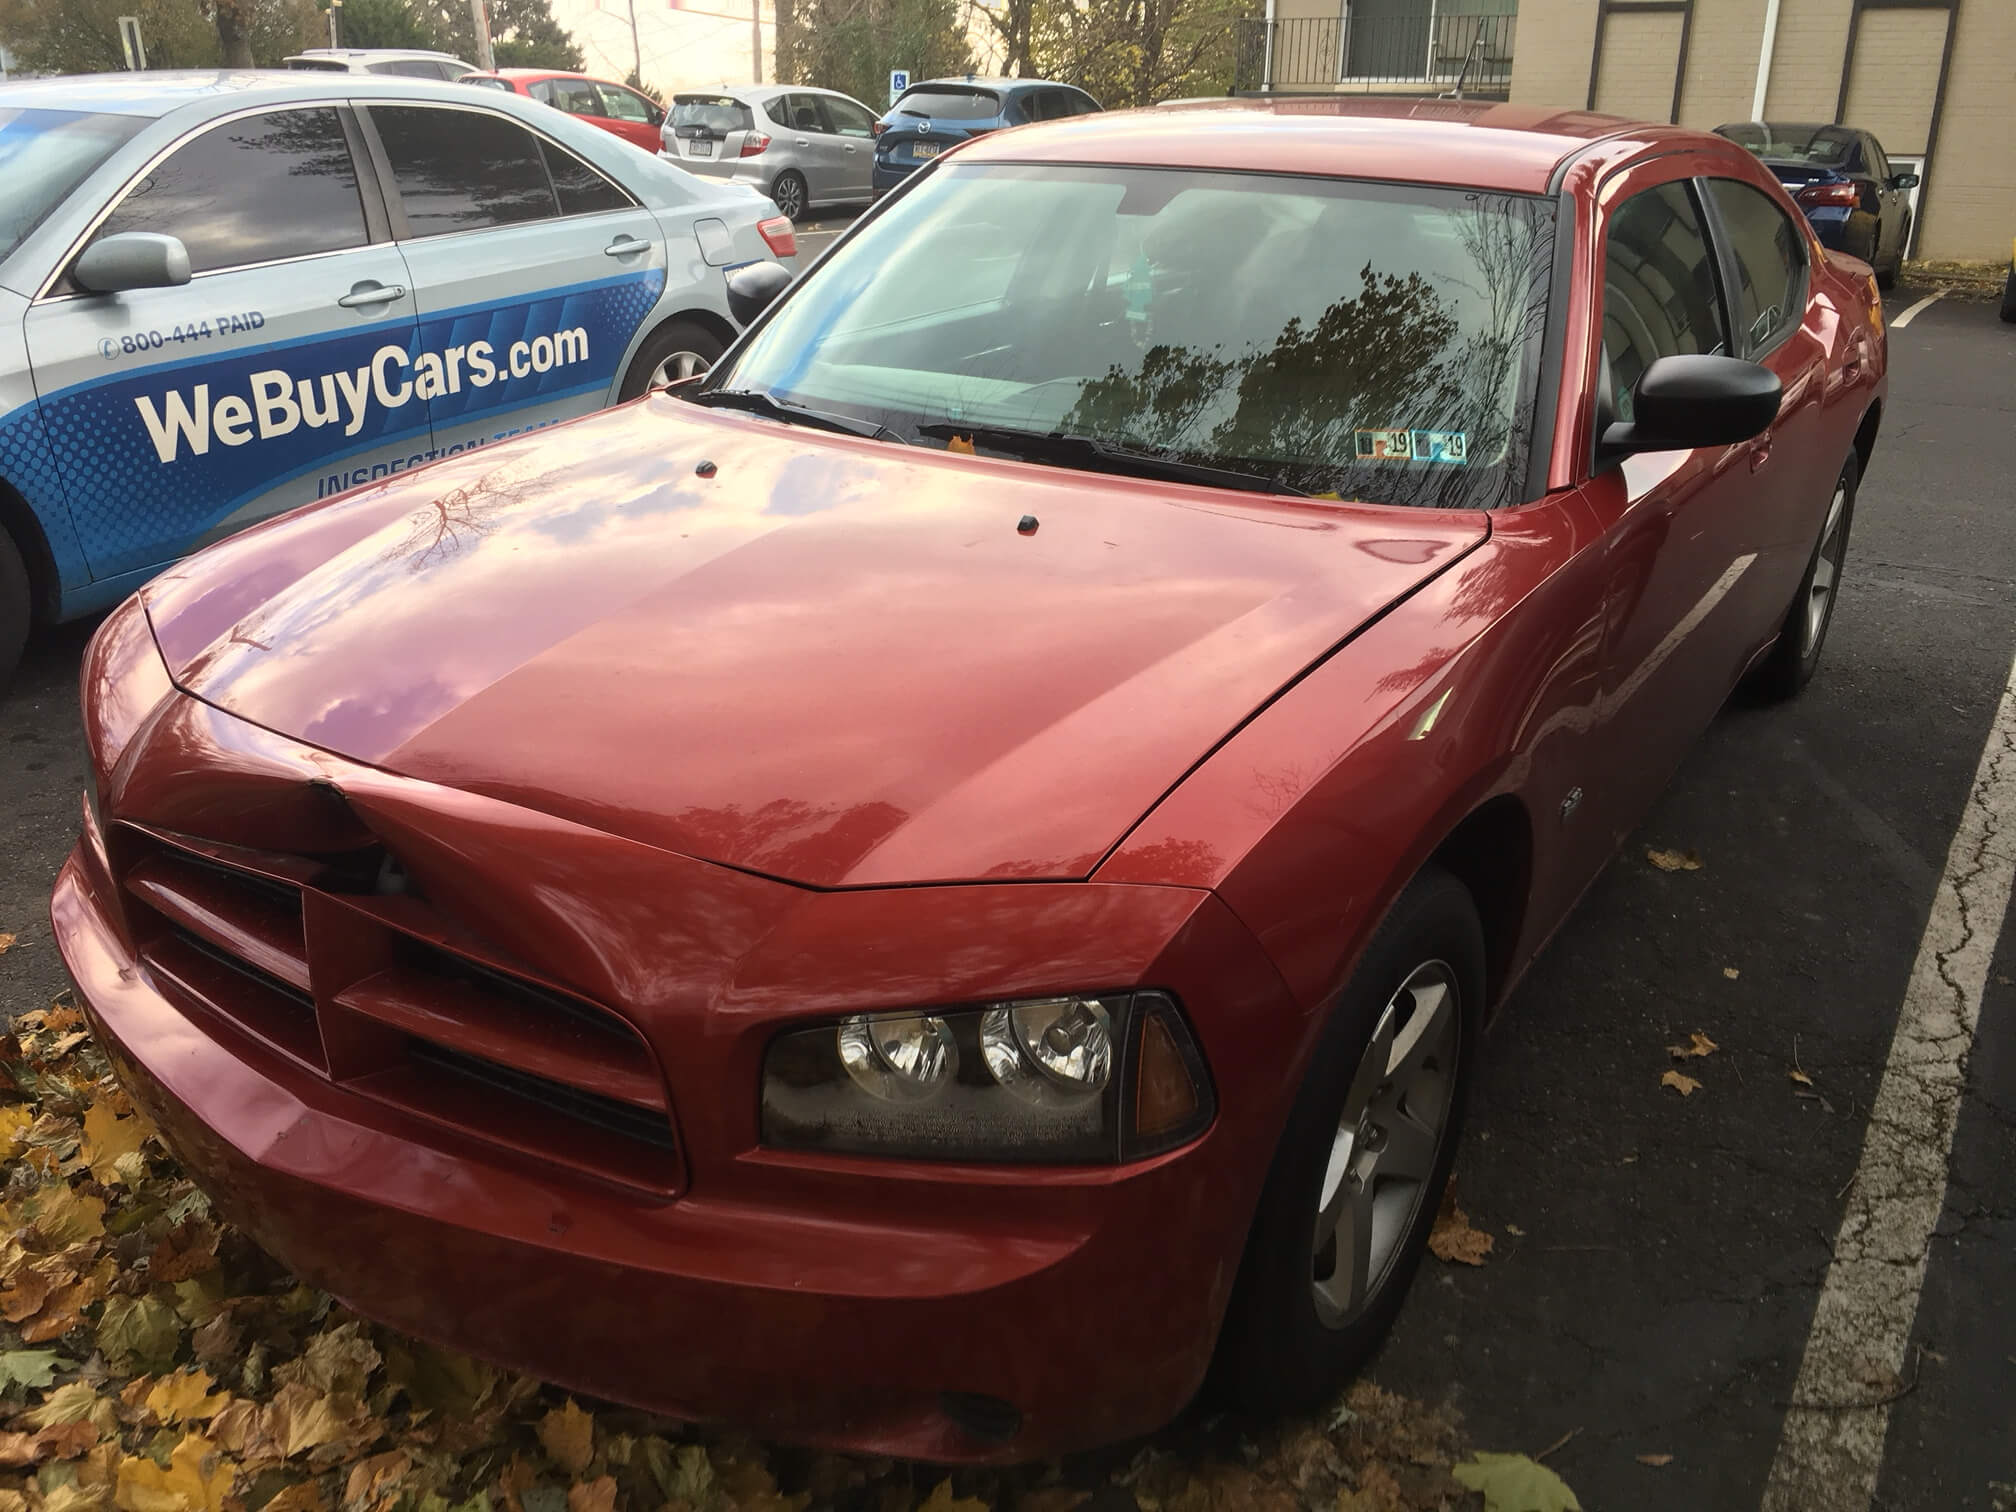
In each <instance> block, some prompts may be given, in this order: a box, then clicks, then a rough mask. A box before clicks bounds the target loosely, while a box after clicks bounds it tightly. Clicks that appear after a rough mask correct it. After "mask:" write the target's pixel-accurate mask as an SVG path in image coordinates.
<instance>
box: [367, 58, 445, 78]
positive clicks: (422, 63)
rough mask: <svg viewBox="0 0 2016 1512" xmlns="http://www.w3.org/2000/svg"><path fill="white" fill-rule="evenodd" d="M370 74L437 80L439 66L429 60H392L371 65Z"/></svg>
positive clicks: (439, 70) (439, 73) (439, 75)
mask: <svg viewBox="0 0 2016 1512" xmlns="http://www.w3.org/2000/svg"><path fill="white" fill-rule="evenodd" d="M371 72H373V73H377V74H398V75H399V76H400V77H402V78H407V79H438V78H440V77H441V76H442V75H441V65H440V64H438V63H436V62H434V61H433V60H432V59H431V58H393V59H391V60H389V61H387V62H384V63H373V64H372V65H371Z"/></svg>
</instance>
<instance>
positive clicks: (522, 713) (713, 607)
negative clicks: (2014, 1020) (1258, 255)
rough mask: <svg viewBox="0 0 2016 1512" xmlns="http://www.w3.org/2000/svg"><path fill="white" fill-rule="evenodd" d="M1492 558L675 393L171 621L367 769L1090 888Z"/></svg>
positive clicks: (1324, 511)
mask: <svg viewBox="0 0 2016 1512" xmlns="http://www.w3.org/2000/svg"><path fill="white" fill-rule="evenodd" d="M1025 517H1028V518H1025ZM1488 531H1489V526H1488V517H1487V516H1485V515H1483V514H1479V513H1472V512H1455V511H1429V510H1402V509H1388V508H1379V507H1371V506H1350V505H1337V504H1327V503H1322V502H1317V501H1286V500H1277V499H1273V498H1265V497H1262V496H1258V495H1240V494H1232V493H1228V492H1225V491H1222V490H1216V489H1205V488H1198V487H1192V486H1188V485H1181V484H1162V483H1152V482H1145V481H1141V480H1136V479H1128V478H1114V477H1106V476H1096V475H1091V474H1085V473H1077V472H1068V471H1065V470H1062V469H1058V468H1048V467H1039V466H1034V465H1029V464H1022V463H1015V462H998V461H991V460H988V459H984V458H976V457H967V456H953V455H949V454H947V453H944V452H939V451H936V450H926V449H922V448H917V449H911V448H905V447H902V446H900V445H895V444H891V443H886V442H872V441H857V440H854V439H852V438H849V437H839V436H829V435H827V434H824V433H820V432H814V431H809V430H806V429H803V428H797V427H787V426H782V425H778V424H775V423H773V422H769V421H764V420H758V419H754V418H751V417H747V416H740V415H728V414H723V413H721V412H718V411H716V412H704V411H700V410H697V409H695V408H694V407H692V406H691V405H688V404H685V403H683V402H681V401H678V400H675V399H672V398H670V397H667V396H653V397H652V398H650V399H647V400H646V401H644V402H643V403H641V404H638V405H633V406H628V407H625V408H623V409H620V410H615V411H610V412H608V413H605V414H602V415H598V416H592V417H590V418H588V419H586V420H582V421H579V422H576V423H574V424H571V425H568V426H563V427H559V428H556V429H552V430H548V431H544V432H542V433H540V434H539V435H538V436H537V437H534V438H530V439H527V440H524V441H519V442H514V443H507V444H506V445H503V446H499V447H496V448H493V449H491V450H487V451H484V452H480V453H476V454H473V455H471V456H468V457H463V458H457V459H454V460H452V461H449V462H445V463H443V464H441V465H439V466H436V467H433V468H430V469H427V470H425V471H424V472H420V473H417V474H415V475H413V476H412V477H407V478H400V479H397V480H395V481H393V482H392V483H390V484H387V485H383V486H380V487H377V488H373V489H370V490H367V491H365V492H363V493H361V494H358V495H354V496H351V497H349V498H345V499H340V500H337V501H334V502H332V503H330V504H327V505H322V506H315V507H312V508H310V509H308V510H304V511H301V512H300V513H298V514H296V515H295V516H292V517H290V518H287V519H283V520H280V521H276V522H273V523H272V524H269V525H267V526H264V527H261V528H259V529H257V530H254V531H252V532H249V533H247V534H246V535H244V536H241V537H239V538H237V539H235V540H233V541H228V542H226V543H224V544H223V545H221V546H219V547H215V548H213V549H212V550H210V551H208V552H205V553H203V554H201V555H199V556H197V557H194V558H191V559H190V560H189V561H188V562H185V563H183V564H182V565H181V566H180V567H178V568H176V569H173V570H171V571H170V572H169V573H167V574H164V576H163V577H162V578H160V579H157V580H156V582H155V583H154V584H153V585H151V586H150V587H149V589H148V590H147V594H146V598H147V605H148V613H149V618H150V621H151V623H152V624H153V627H154V632H155V636H156V639H157V641H158V642H159V644H160V646H161V649H162V653H163V655H164V657H165V658H166V660H167V662H168V665H169V669H170V673H171V675H172V676H173V678H174V679H175V681H176V683H177V685H178V686H180V687H181V688H183V690H184V691H186V692H188V693H190V694H193V695H194V696H196V697H199V698H201V699H204V700H206V701H208V702H209V703H211V704H213V705H216V706H217V707H220V708H222V709H224V710H226V711H227V712H229V713H232V714H234V715H237V716H239V717H241V718H244V719H246V720H250V721H252V722H253V723H256V724H259V725H262V726H265V727H266V728H268V729H271V730H275V731H278V732H281V733H283V734H286V735H290V736H293V737H295V738H297V739H300V740H302V741H305V742H307V743H309V744H312V745H315V746H319V747H321V748H323V749H325V750H329V751H333V752H336V753H338V754H340V755H343V756H346V757H349V758H351V759H353V760H357V761H363V762H368V763H371V764H374V765H377V766H380V767H382V768H385V769H387V770H390V771H394V772H397V773H400V774H403V775H406V776H410V777H416V778H420V779H422V780H426V781H431V782H437V783H442V784H446V785H449V786H452V787H455V788H460V789H464V790H467V791H471V792H477V793H482V794H485V795H488V796H491V797H495V798H500V799H503V800H505V801H508V802H512V803H516V804H520V805H525V806H528V807H530V808H533V809H536V810H539V811H542V812H545V813H548V814H552V815H555V816H558V817H561V818H566V819H570V820H573V821H576V822H579V823H582V824H586V825H590V826H593V827H595V828H598V829H601V830H604V831H607V832H610V833H615V834H619V835H622V836H625V837H627V838H630V839H634V840H639V841H643V842H645V843H648V844H653V845H658V846H661V847H665V848H669V849H672V850H676V851H679V852H682V853H684V854H687V855H691V856H696V857H700V858H703V859H706V860H711V861H716V862H720V863H724V864H727V865H730V866H735V867H740V868H744V869H746V870H750V871H755V872H759V873H763V874H766V875H770V876H774V877H779V878H783V879H786V880H789V881H795V882H801V883H807V884H812V885H817V886H843V885H844V886H859V885H874V884H889V883H904V882H922V881H934V880H958V879H974V878H982V877H996V878H1002V877H1007V878H1039V877H1048V878H1066V877H1082V876H1085V875H1087V874H1088V873H1089V872H1090V871H1091V870H1092V869H1093V867H1094V866H1095V865H1096V864H1097V863H1098V860H1099V858H1100V857H1101V856H1103V855H1104V854H1105V853H1106V852H1107V851H1108V850H1109V849H1110V848H1111V847H1112V846H1113V845H1114V844H1115V843H1116V842H1117V841H1118V840H1119V839H1120V838H1121V837H1122V836H1123V835H1124V834H1125V833H1126V831H1127V830H1128V829H1129V828H1130V827H1131V826H1132V825H1133V824H1134V823H1135V822H1136V821H1137V820H1138V819H1139V818H1140V816H1141V815H1142V814H1143V813H1145V812H1146V811H1147V810H1148V809H1149V808H1151V807H1152V806H1153V805H1154V804H1155V803H1156V801H1157V800H1158V799H1159V798H1160V797H1161V795H1163V794H1164V793H1165V792H1167V791H1168V790H1169V789H1170V788H1171V787H1172V786H1173V785H1174V784H1175V783H1176V782H1178V781H1179V780H1180V779H1181V778H1182V777H1183V775H1184V773H1185V772H1186V771H1187V770H1188V769H1189V768H1190V767H1191V766H1192V765H1194V764H1195V763H1196V762H1197V761H1198V760H1199V759H1201V758H1202V757H1203V756H1204V755H1205V754H1207V753H1208V752H1209V751H1210V750H1211V749H1212V747H1213V746H1214V745H1216V744H1217V743H1218V742H1219V741H1220V740H1222V739H1223V738H1224V737H1225V736H1226V735H1227V734H1228V733H1229V732H1230V731H1232V730H1233V729H1235V728H1236V727H1237V726H1238V725H1239V724H1240V723H1241V722H1242V721H1243V720H1245V719H1246V718H1247V716H1249V715H1250V714H1251V713H1253V711H1254V710H1255V709H1257V708H1258V707H1260V706H1261V705H1262V704H1264V703H1265V702H1266V701H1267V700H1268V699H1269V698H1270V697H1272V696H1273V695H1274V694H1275V693H1276V692H1278V691H1279V690H1280V689H1281V688H1282V687H1283V686H1285V685H1286V684H1288V683H1290V682H1291V681H1293V680H1294V679H1295V678H1296V677H1297V676H1298V675H1300V674H1301V673H1302V672H1303V671H1304V670H1305V669H1307V668H1308V667H1310V666H1311V665H1312V664H1314V663H1315V662H1316V661H1318V660H1320V659H1321V658H1322V657H1324V656H1325V655H1326V654H1328V653H1329V652H1330V651H1331V650H1333V649H1334V648H1335V647H1336V646H1337V645H1339V644H1340V643H1341V642H1342V641H1344V640H1345V639H1347V638H1348V637H1349V636H1350V635H1351V634H1352V633H1353V632H1354V631H1355V630H1356V629H1357V628H1358V627H1359V626H1361V625H1363V624H1364V623H1366V622H1367V621H1368V620H1370V619H1372V618H1374V617H1376V616H1378V615H1379V614H1381V613H1382V612H1383V611H1385V610H1386V609H1387V608H1388V607H1389V606H1391V605H1392V604H1394V603H1395V602H1396V601H1397V600H1399V599H1401V598H1403V597H1404V596H1406V595H1407V594H1408V593H1410V592H1411V591H1413V590H1414V589H1415V588H1416V587H1417V586H1418V585H1420V584H1421V583H1422V582H1424V581H1426V580H1427V579H1429V578H1430V577H1433V576H1434V575H1435V574H1437V573H1438V572H1440V571H1442V570H1444V569H1445V568H1446V567H1448V566H1449V564H1450V563H1451V562H1453V561H1455V560H1456V559H1457V558H1458V557H1460V556H1462V555H1463V554H1464V553H1465V552H1466V551H1468V550H1470V549H1472V548H1473V547H1474V546H1475V545H1476V544H1477V543H1479V542H1480V541H1482V540H1484V539H1485V537H1486V536H1487V534H1488ZM1258 781H1259V778H1258V777H1256V782H1258Z"/></svg>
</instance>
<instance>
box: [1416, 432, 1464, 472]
mask: <svg viewBox="0 0 2016 1512" xmlns="http://www.w3.org/2000/svg"><path fill="white" fill-rule="evenodd" d="M1414 460H1415V461H1416V462H1453V463H1455V464H1456V465H1457V466H1458V467H1462V466H1466V465H1468V463H1469V461H1470V433H1469V432H1468V431H1436V430H1417V431H1415V432H1414Z"/></svg>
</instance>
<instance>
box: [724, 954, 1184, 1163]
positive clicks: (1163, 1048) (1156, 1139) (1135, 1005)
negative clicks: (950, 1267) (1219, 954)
mask: <svg viewBox="0 0 2016 1512" xmlns="http://www.w3.org/2000/svg"><path fill="white" fill-rule="evenodd" d="M1211 1115H1212V1100H1211V1088H1210V1083H1209V1080H1208V1079H1207V1078H1206V1076H1205V1074H1204V1063H1203V1060H1202V1058H1201V1057H1200V1056H1199V1055H1198V1053H1197V1047H1196V1043H1195V1041H1194V1040H1193V1039H1192V1038H1191V1035H1190V1031H1189V1027H1188V1026H1187V1025H1186V1024H1185V1023H1184V1022H1183V1017H1182V1014H1181V1013H1179V1012H1178V1011H1177V1008H1176V1004H1175V1002H1174V1001H1173V1000H1172V999H1171V998H1170V997H1169V996H1168V995H1167V994H1166V993H1161V992H1101V993H1080V994H1075V995H1070V996H1063V997H1045V998H1028V999H1023V1000H1020V1001H1016V1002H1007V1003H985V1004H981V1005H980V1006H978V1007H972V1008H963V1009H939V1010H923V1011H920V1010H917V1009H910V1010H907V1011H903V1012H892V1013H865V1014H854V1015H851V1016H849V1017H847V1018H844V1019H842V1020H841V1021H840V1022H839V1023H838V1024H831V1023H829V1024H824V1025H821V1026H819V1027H817V1028H811V1029H794V1030H791V1031H789V1032H788V1033H785V1034H781V1035H779V1036H778V1037H777V1038H776V1039H775V1040H773V1041H772V1042H771V1045H770V1048H769V1052H768V1054H767V1055H766V1056H765V1058H764V1065H763V1142H764V1143H765V1144H768V1145H773V1146H778V1147H781V1148H786V1149H801V1150H826V1151H831V1152H835V1153H842V1152H844V1153H850V1154H869V1155H894V1156H905V1157H910V1158H923V1159H940V1160H1020V1161H1032V1162H1033V1161H1047V1162H1071V1163H1081V1164H1082V1163H1086V1162H1111V1161H1118V1160H1133V1159H1139V1158H1140V1157H1142V1156H1145V1155H1152V1154H1155V1153H1157V1152H1158V1151H1161V1150H1166V1149H1169V1148H1171V1147H1172V1146H1174V1145H1178V1144H1181V1143H1183V1142H1184V1141H1185V1140H1188V1139H1191V1138H1193V1137H1194V1136H1196V1135H1197V1134H1199V1133H1201V1132H1202V1131H1203V1130H1204V1128H1205V1127H1206V1126H1207V1125H1208V1124H1209V1123H1210V1122H1211Z"/></svg>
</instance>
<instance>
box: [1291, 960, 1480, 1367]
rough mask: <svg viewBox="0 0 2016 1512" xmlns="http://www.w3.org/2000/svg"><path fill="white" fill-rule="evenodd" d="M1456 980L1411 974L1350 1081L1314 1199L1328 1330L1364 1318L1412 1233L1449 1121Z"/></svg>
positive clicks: (1441, 970)
mask: <svg viewBox="0 0 2016 1512" xmlns="http://www.w3.org/2000/svg"><path fill="white" fill-rule="evenodd" d="M1460 1010H1461V1004H1460V1003H1459V1002H1458V1000H1457V985H1456V974H1455V972H1454V971H1452V970H1451V969H1450V968H1449V966H1448V965H1446V964H1445V963H1443V962H1441V961H1429V962H1427V963H1425V964H1423V965H1421V966H1418V967H1416V968H1415V969H1414V971H1413V972H1411V973H1410V974H1409V975H1408V977H1407V979H1406V981H1404V982H1402V983H1401V985H1400V990H1399V991H1397V992H1395V993H1394V994H1393V996H1392V998H1391V999H1390V1000H1389V1001H1388V1002H1387V1004H1386V1007H1385V1009H1384V1010H1383V1011H1382V1012H1381V1013H1380V1015H1379V1022H1378V1024H1377V1026H1376V1027H1375V1028H1374V1029H1373V1031H1372V1042H1371V1043H1370V1044H1369V1045H1367V1046H1366V1048H1365V1054H1364V1056H1363V1057H1362V1058H1361V1059H1360V1060H1359V1062H1358V1068H1357V1070H1356V1071H1355V1072H1354V1073H1353V1075H1352V1078H1351V1089H1350V1091H1349V1093H1348V1094H1347V1095H1346V1096H1345V1099H1344V1111H1343V1113H1342V1115H1341V1116H1340V1117H1339V1119H1338V1122H1337V1132H1336V1134H1335V1135H1334V1136H1333V1137H1332V1140H1331V1145H1330V1160H1329V1163H1328V1165H1327V1167H1326V1168H1325V1170H1324V1173H1323V1187H1322V1192H1321V1195H1320V1197H1319V1199H1318V1202H1317V1212H1316V1229H1315V1235H1314V1241H1313V1254H1312V1261H1311V1269H1310V1283H1311V1285H1312V1287H1313V1288H1314V1291H1315V1301H1316V1313H1317V1316H1318V1317H1319V1318H1321V1319H1322V1320H1323V1322H1324V1323H1325V1324H1326V1325H1327V1326H1329V1327H1331V1328H1342V1327H1344V1326H1345V1325H1346V1324H1348V1323H1350V1322H1351V1321H1352V1320H1353V1319H1355V1318H1357V1317H1358V1316H1359V1315H1360V1314H1362V1313H1363V1312H1364V1311H1365V1309H1366V1307H1367V1305H1368V1304H1369V1303H1370V1302H1371V1300H1372V1299H1373V1297H1374V1296H1376V1295H1377V1293H1378V1291H1379V1289H1380V1287H1381V1286H1382V1285H1384V1283H1385V1281H1386V1278H1387V1276H1388V1275H1389V1274H1390V1273H1391V1272H1392V1270H1393V1266H1394V1261H1395V1259H1396V1258H1397V1257H1398V1256H1399V1254H1400V1251H1401V1248H1402V1245H1403V1241H1404V1240H1405V1237H1406V1235H1407V1234H1408V1232H1409V1231H1410V1230H1411V1229H1412V1228H1413V1226H1414V1224H1415V1221H1416V1219H1417V1216H1418V1214H1419V1210H1420V1207H1421V1202H1422V1198H1423V1195H1424V1194H1425V1193H1426V1192H1427V1191H1428V1188H1429V1184H1430V1181H1431V1179H1432V1177H1433V1175H1434V1171H1435V1163H1436V1157H1437V1155H1438V1154H1439V1153H1440V1150H1441V1146H1442V1137H1443V1134H1444V1132H1445V1130H1446V1129H1447V1127H1448V1123H1449V1112H1450V1108H1451V1106H1452V1103H1453V1095H1454V1092H1455V1088H1456V1065H1457V1050H1458V1036H1459V1035H1460V1034H1461V1033H1462V1014H1461V1011H1460Z"/></svg>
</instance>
